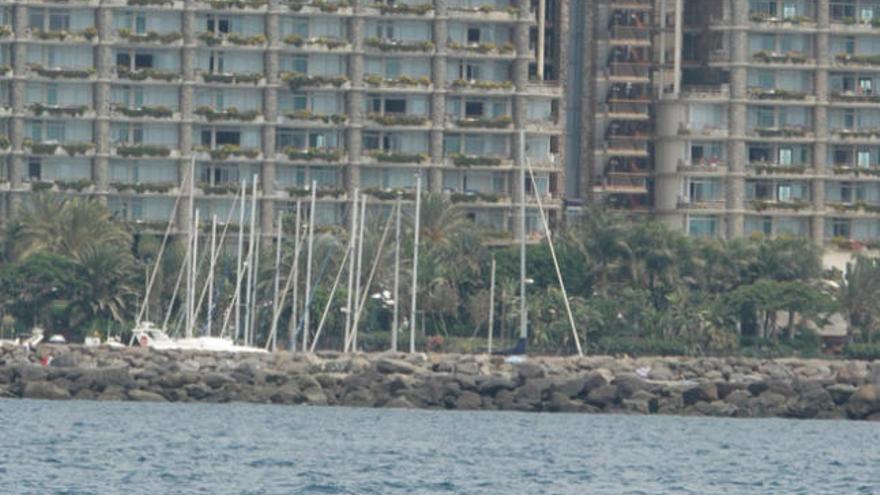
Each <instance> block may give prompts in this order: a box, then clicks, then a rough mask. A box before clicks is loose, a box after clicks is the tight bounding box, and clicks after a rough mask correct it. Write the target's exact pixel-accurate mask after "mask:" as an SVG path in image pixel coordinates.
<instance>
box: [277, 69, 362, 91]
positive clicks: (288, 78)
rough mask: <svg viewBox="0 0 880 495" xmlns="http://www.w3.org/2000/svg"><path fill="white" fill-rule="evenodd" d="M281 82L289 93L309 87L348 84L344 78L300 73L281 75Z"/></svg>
mask: <svg viewBox="0 0 880 495" xmlns="http://www.w3.org/2000/svg"><path fill="white" fill-rule="evenodd" d="M281 80H282V81H284V82H286V83H287V84H288V86H289V87H290V90H291V91H296V90H298V89H300V88H305V87H311V86H334V87H337V88H338V87H340V86H342V85H343V84H345V83H347V82H348V78H347V77H345V76H321V75H315V76H309V75H306V74H303V73H301V72H285V73H283V74H282V75H281Z"/></svg>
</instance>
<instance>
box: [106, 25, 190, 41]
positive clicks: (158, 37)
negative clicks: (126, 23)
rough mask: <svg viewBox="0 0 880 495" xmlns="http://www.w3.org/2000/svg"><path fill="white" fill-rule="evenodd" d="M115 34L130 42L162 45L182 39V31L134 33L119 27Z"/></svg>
mask: <svg viewBox="0 0 880 495" xmlns="http://www.w3.org/2000/svg"><path fill="white" fill-rule="evenodd" d="M116 34H117V35H118V36H119V37H120V38H122V39H124V40H127V41H129V42H131V43H162V44H164V45H167V44H170V43H174V42H177V41H180V40H181V39H183V33H178V32H176V31H175V32H173V33H162V34H160V33H158V32H156V31H147V32H146V33H135V32H134V31H132V30H131V29H128V28H120V29H118V30H117V31H116Z"/></svg>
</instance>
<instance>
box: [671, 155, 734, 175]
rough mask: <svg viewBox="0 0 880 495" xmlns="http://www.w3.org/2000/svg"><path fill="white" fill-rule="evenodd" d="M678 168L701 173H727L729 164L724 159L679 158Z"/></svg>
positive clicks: (685, 171) (684, 171) (686, 171)
mask: <svg viewBox="0 0 880 495" xmlns="http://www.w3.org/2000/svg"><path fill="white" fill-rule="evenodd" d="M676 169H677V170H678V171H679V172H682V173H699V174H708V175H713V174H718V175H724V174H726V173H727V165H725V164H724V162H723V161H721V160H717V159H708V160H684V159H679V160H678V165H677V167H676Z"/></svg>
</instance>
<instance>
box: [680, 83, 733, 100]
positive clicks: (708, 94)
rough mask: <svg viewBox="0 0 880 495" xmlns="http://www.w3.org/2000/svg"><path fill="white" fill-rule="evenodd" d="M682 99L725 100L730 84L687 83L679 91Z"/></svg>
mask: <svg viewBox="0 0 880 495" xmlns="http://www.w3.org/2000/svg"><path fill="white" fill-rule="evenodd" d="M681 97H682V99H689V100H726V99H728V98H730V85H728V84H719V85H687V86H684V88H683V89H682V93H681Z"/></svg>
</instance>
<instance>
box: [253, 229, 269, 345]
mask: <svg viewBox="0 0 880 495" xmlns="http://www.w3.org/2000/svg"><path fill="white" fill-rule="evenodd" d="M256 230H257V231H256V234H254V237H255V240H254V278H253V279H252V280H251V321H250V323H249V324H248V340H247V345H249V346H253V345H254V339H256V337H257V313H259V306H257V284H258V283H259V282H260V245H261V244H262V243H263V242H262V241H263V236H262V230H260V227H259V225H258V226H257V227H256ZM270 235H271V232H270Z"/></svg>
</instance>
